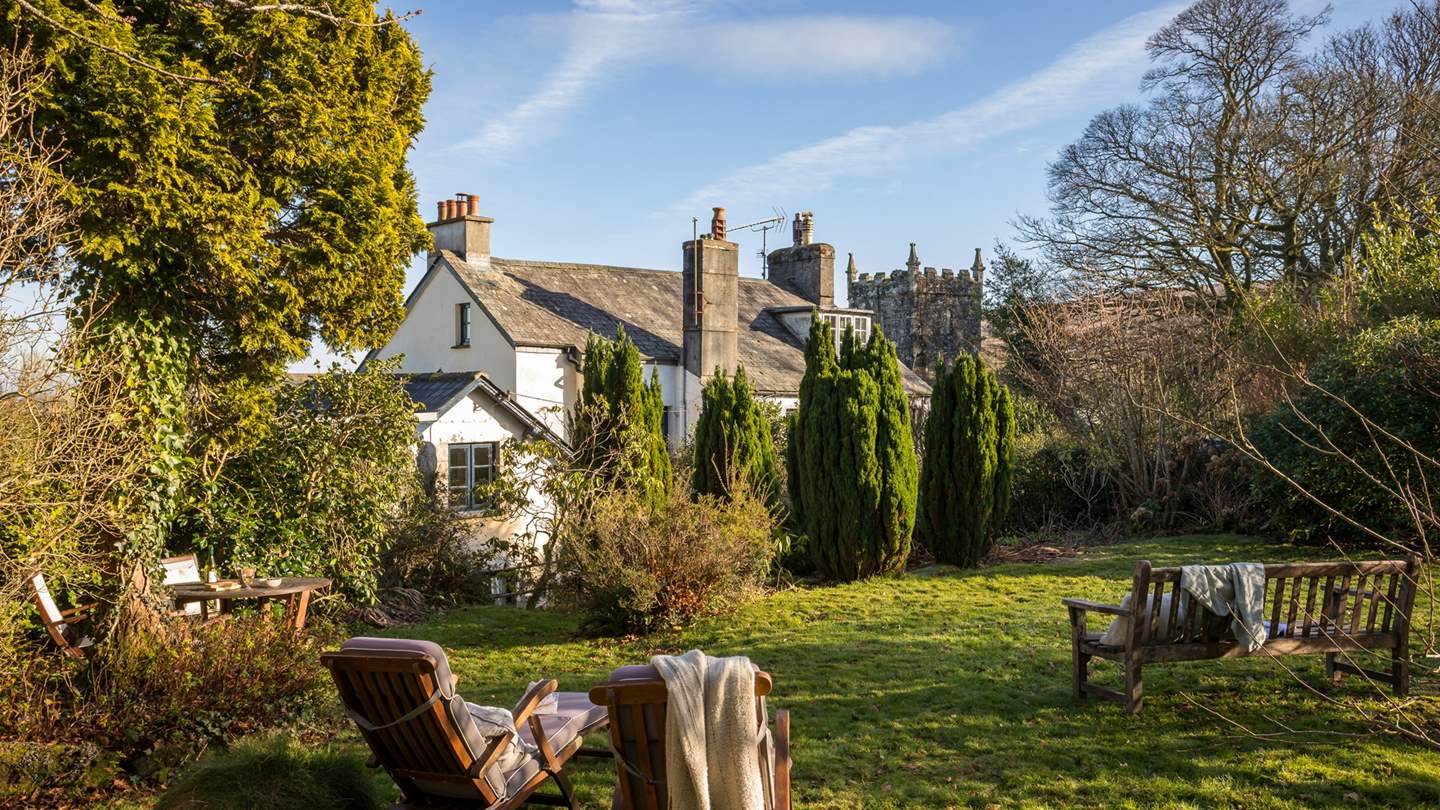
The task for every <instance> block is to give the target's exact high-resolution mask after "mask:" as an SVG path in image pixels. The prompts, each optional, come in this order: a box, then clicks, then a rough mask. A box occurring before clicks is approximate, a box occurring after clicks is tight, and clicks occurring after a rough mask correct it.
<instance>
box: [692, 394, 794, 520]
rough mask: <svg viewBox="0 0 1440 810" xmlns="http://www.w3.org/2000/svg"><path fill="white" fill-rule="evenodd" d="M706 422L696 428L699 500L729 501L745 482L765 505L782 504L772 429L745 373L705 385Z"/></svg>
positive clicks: (702, 419) (694, 482)
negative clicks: (706, 497)
mask: <svg viewBox="0 0 1440 810" xmlns="http://www.w3.org/2000/svg"><path fill="white" fill-rule="evenodd" d="M701 400H702V405H701V411H700V420H699V422H698V423H697V424H696V425H695V438H694V443H695V469H694V473H693V477H692V481H691V488H692V489H693V490H694V491H695V494H696V495H715V496H727V495H729V490H730V487H731V485H732V484H735V483H737V482H741V481H743V483H744V485H746V486H748V487H749V488H750V490H751V491H752V492H754V493H755V494H756V495H757V496H758V497H759V498H760V499H761V500H763V501H764V502H765V503H767V504H769V505H770V506H771V508H776V507H778V506H779V504H780V476H779V470H778V468H779V460H778V459H777V458H776V455H775V440H774V437H773V436H771V434H770V423H769V421H768V420H766V418H765V415H764V414H763V413H762V412H761V409H760V404H759V403H758V402H757V401H756V399H755V396H754V393H753V392H752V391H751V389H750V380H749V378H748V377H747V376H746V375H745V369H744V368H743V367H742V368H739V369H736V371H735V378H734V379H733V380H732V379H731V378H730V377H728V376H726V375H725V374H723V373H716V374H715V376H713V377H711V378H710V381H709V382H707V383H706V384H705V390H704V392H703V393H702V397H701Z"/></svg>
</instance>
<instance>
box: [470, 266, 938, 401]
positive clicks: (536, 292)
mask: <svg viewBox="0 0 1440 810" xmlns="http://www.w3.org/2000/svg"><path fill="white" fill-rule="evenodd" d="M443 255H444V258H445V259H446V261H447V263H448V264H449V265H450V266H451V267H452V268H454V270H455V273H456V275H458V276H459V277H460V279H461V281H463V282H464V283H465V285H466V286H467V287H469V288H470V292H471V293H472V294H473V295H474V296H475V298H476V300H477V301H479V302H480V304H481V305H482V306H484V307H485V310H486V311H487V312H489V313H490V315H491V317H492V318H493V319H494V320H495V322H496V323H497V325H499V327H500V329H501V330H502V331H504V332H505V334H506V335H508V336H509V337H510V340H511V341H512V342H513V343H515V344H516V345H519V346H551V347H557V348H565V347H573V348H574V349H575V350H577V351H579V350H581V349H583V348H584V346H585V337H586V335H587V334H588V333H589V332H595V333H596V334H598V335H603V336H607V337H608V336H613V335H614V334H615V326H616V324H619V323H623V324H624V325H625V333H626V334H628V335H629V336H630V339H631V340H633V341H634V342H635V347H636V348H637V349H638V350H639V351H640V353H641V354H642V355H644V356H645V357H647V358H649V359H653V360H657V361H661V362H669V363H678V362H680V346H681V340H682V332H683V324H682V323H681V321H682V319H683V317H684V315H683V312H682V308H681V303H680V299H681V287H680V285H681V274H680V273H678V272H676V271H673V270H651V269H646V268H639V267H615V266H611V265H600V264H570V263H562V262H541V261H526V260H517V259H501V258H492V259H491V260H490V268H489V269H488V270H486V269H485V268H483V267H476V266H473V265H470V264H467V263H465V262H464V261H461V260H460V258H459V257H458V256H457V255H455V254H454V253H451V252H448V251H446V252H444V253H443ZM737 305H738V310H739V320H740V337H739V347H738V348H739V359H740V364H741V365H743V366H744V367H745V373H746V374H748V375H749V376H750V380H751V382H752V383H753V384H754V386H755V389H756V390H757V391H760V392H762V393H769V394H789V395H794V394H795V393H796V392H798V391H799V390H800V378H801V377H803V376H804V374H805V345H804V343H803V341H801V340H800V339H799V338H797V337H795V335H793V334H791V332H790V330H788V329H786V328H785V326H784V324H782V323H781V322H780V320H779V319H778V318H777V317H776V316H775V315H774V314H772V313H771V310H777V309H793V308H796V307H800V308H808V307H810V306H811V304H810V302H809V301H806V300H805V299H804V298H801V297H800V296H798V295H795V294H794V293H791V292H789V291H787V290H783V289H781V288H780V287H777V286H776V285H774V284H771V283H770V282H769V281H766V280H764V279H758V278H745V277H741V278H740V284H739V295H738V301H737ZM904 371H905V381H906V386H907V388H909V389H910V390H911V391H912V392H914V393H920V394H922V395H926V396H928V395H929V393H930V389H929V386H927V385H926V384H925V382H924V380H922V379H920V377H919V376H917V375H915V374H914V373H913V372H911V371H910V370H909V369H905V370H904Z"/></svg>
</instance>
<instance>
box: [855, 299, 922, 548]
mask: <svg viewBox="0 0 1440 810" xmlns="http://www.w3.org/2000/svg"><path fill="white" fill-rule="evenodd" d="M865 359H866V365H867V366H868V367H869V371H870V374H871V376H872V377H873V378H874V380H875V382H876V385H877V386H878V396H879V401H878V403H877V404H878V411H877V412H876V418H875V456H876V459H877V461H878V463H879V468H880V473H881V480H880V501H879V515H878V528H879V531H878V533H877V534H876V535H875V537H874V540H875V542H876V546H875V549H874V553H875V555H876V556H877V558H878V560H879V570H881V571H900V570H903V569H904V566H905V560H906V558H907V557H909V556H910V539H911V536H912V535H913V534H914V531H915V508H916V498H917V494H918V493H917V490H918V488H919V483H920V480H919V479H920V470H919V468H918V463H917V462H916V459H915V434H914V432H913V431H912V430H911V426H910V400H909V398H908V397H907V396H906V395H905V382H904V377H902V376H901V374H900V361H899V359H898V358H897V357H896V356H895V344H894V343H892V342H890V341H889V340H887V339H886V338H885V335H884V333H883V332H881V330H880V328H879V327H878V326H877V327H875V331H874V332H873V333H872V334H871V335H870V342H869V343H868V344H867V346H866V348H865Z"/></svg>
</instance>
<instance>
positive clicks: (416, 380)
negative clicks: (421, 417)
mask: <svg viewBox="0 0 1440 810" xmlns="http://www.w3.org/2000/svg"><path fill="white" fill-rule="evenodd" d="M478 373H479V372H475V371H457V372H453V373H441V374H401V375H399V377H400V385H401V386H402V387H403V388H404V389H405V393H406V394H409V395H410V398H411V399H413V400H415V405H416V407H417V408H418V409H419V410H420V411H422V412H430V413H439V412H440V411H441V410H443V409H444V408H445V406H447V405H449V404H451V403H452V402H454V401H455V400H457V399H459V398H460V396H461V395H462V394H464V393H466V392H467V391H468V390H469V389H470V388H471V386H472V385H473V384H474V383H475V377H476V375H477V374H478Z"/></svg>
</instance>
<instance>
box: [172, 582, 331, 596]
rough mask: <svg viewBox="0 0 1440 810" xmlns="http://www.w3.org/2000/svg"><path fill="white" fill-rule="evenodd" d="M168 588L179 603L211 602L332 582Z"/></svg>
mask: <svg viewBox="0 0 1440 810" xmlns="http://www.w3.org/2000/svg"><path fill="white" fill-rule="evenodd" d="M166 587H168V588H169V589H170V590H171V592H172V593H173V594H174V596H175V601H177V602H209V601H210V600H212V599H265V598H267V597H271V596H286V595H288V594H292V593H300V592H301V591H314V590H318V589H320V588H328V587H330V580H328V579H325V578H323V577H281V578H280V584H279V585H277V586H275V587H273V588H266V587H264V586H259V585H252V586H250V587H249V588H243V587H242V588H232V589H230V590H228V591H212V590H210V588H209V587H208V586H207V585H206V583H204V582H183V583H179V584H176V585H167V586H166Z"/></svg>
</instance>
